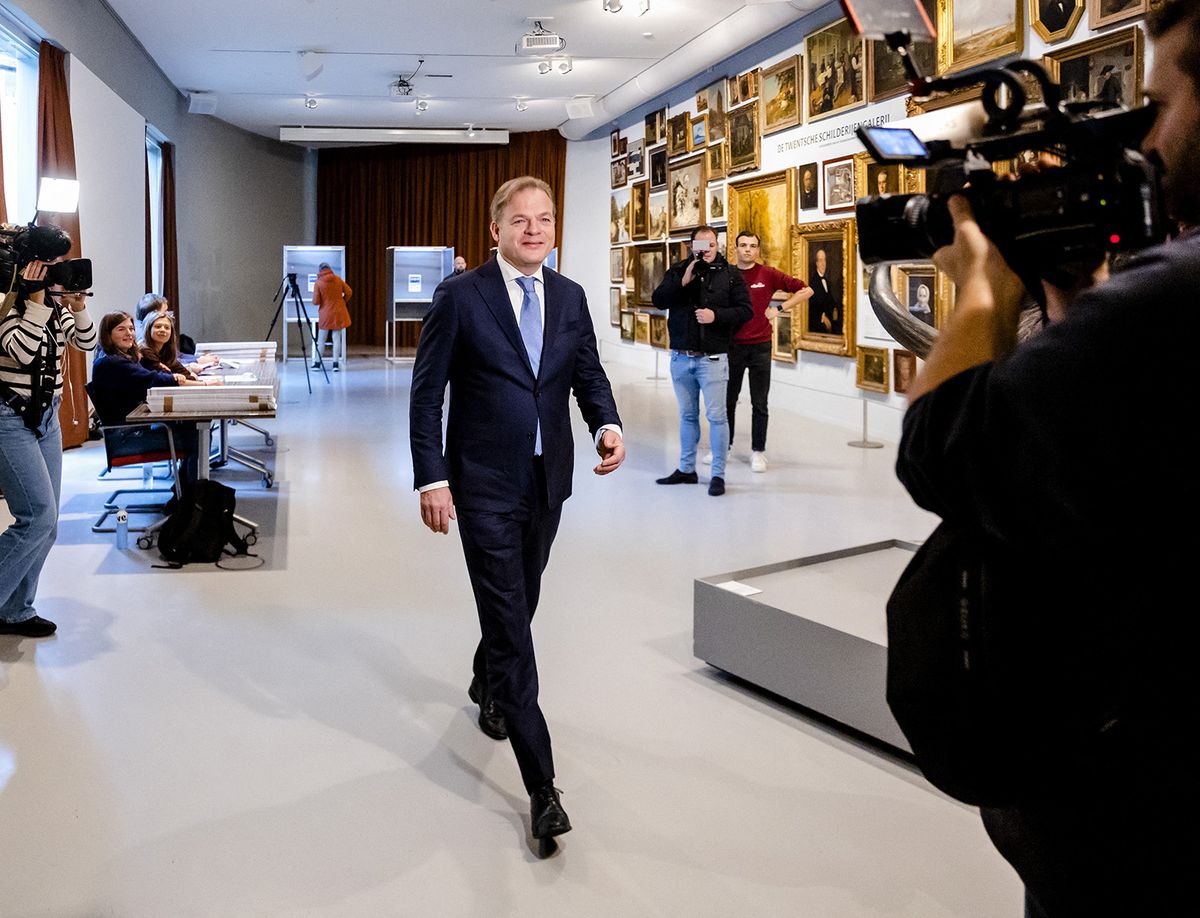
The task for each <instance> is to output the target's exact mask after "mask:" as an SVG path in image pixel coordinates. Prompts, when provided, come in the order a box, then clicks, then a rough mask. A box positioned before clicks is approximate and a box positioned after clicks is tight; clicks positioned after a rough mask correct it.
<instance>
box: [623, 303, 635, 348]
mask: <svg viewBox="0 0 1200 918" xmlns="http://www.w3.org/2000/svg"><path fill="white" fill-rule="evenodd" d="M636 317H637V313H636V312H634V311H633V310H632V309H622V310H621V340H622V341H632V340H633V338H634V334H635V333H636V329H637V318H636Z"/></svg>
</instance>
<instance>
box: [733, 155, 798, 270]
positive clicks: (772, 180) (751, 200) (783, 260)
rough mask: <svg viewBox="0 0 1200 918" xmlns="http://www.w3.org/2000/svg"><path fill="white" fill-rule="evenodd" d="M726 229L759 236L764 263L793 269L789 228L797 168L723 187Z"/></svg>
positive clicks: (736, 233) (734, 235)
mask: <svg viewBox="0 0 1200 918" xmlns="http://www.w3.org/2000/svg"><path fill="white" fill-rule="evenodd" d="M725 189H726V191H725V213H726V232H727V233H728V234H729V239H732V240H736V239H737V237H738V233H741V232H751V233H754V234H755V235H756V236H758V246H759V257H760V258H761V259H762V262H763V264H767V265H770V266H771V267H773V268H778V269H779V270H780V271H782V272H783V273H784V274H793V273H794V272H793V271H792V264H793V261H792V249H793V246H792V244H791V243H792V240H791V227H792V224H793V223H794V222H795V219H796V168H795V167H794V166H793V167H790V168H788V169H784V170H783V171H782V172H770V173H768V174H766V175H759V176H755V177H754V178H751V179H746V180H744V181H741V182H729V183H728V184H726V186H725Z"/></svg>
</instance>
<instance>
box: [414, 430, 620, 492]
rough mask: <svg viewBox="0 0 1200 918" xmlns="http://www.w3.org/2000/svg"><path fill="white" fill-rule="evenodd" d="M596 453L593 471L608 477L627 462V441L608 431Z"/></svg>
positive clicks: (602, 437) (601, 438)
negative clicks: (597, 459) (598, 455)
mask: <svg viewBox="0 0 1200 918" xmlns="http://www.w3.org/2000/svg"><path fill="white" fill-rule="evenodd" d="M596 452H598V453H599V454H600V464H599V465H598V466H596V467H595V468H594V469H592V471H593V472H595V473H596V474H597V475H608V474H610V473H612V472H615V471H616V470H617V469H619V468H620V467H621V463H622V462H624V461H625V441H624V440H622V439H621V435H620V434H619V433H617V432H616V431H615V430H606V431H604V433H603V434H602V435H601V436H600V443H599V444H598V445H597V446H596ZM421 496H422V497H424V495H421Z"/></svg>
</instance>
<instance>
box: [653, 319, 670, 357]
mask: <svg viewBox="0 0 1200 918" xmlns="http://www.w3.org/2000/svg"><path fill="white" fill-rule="evenodd" d="M650 346H651V347H657V348H660V349H662V350H664V351H665V350H666V349H667V348H668V347H669V346H670V345H669V341H668V334H667V317H666V316H665V315H663V314H661V313H657V312H652V313H650Z"/></svg>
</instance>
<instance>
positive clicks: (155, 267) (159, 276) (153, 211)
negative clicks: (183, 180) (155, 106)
mask: <svg viewBox="0 0 1200 918" xmlns="http://www.w3.org/2000/svg"><path fill="white" fill-rule="evenodd" d="M162 161H163V160H162V144H160V143H159V142H158V141H157V140H156V139H155V138H154V137H152V136H151V135H150V133H149V132H147V133H146V181H147V190H148V191H149V193H150V197H149V199H148V200H147V206H148V207H149V214H150V225H149V227H148V229H149V232H150V249H149V254H150V272H149V277H150V290H151V291H153V292H156V293H161V292H162V280H163V270H162V268H163V258H162V255H163V219H162Z"/></svg>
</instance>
